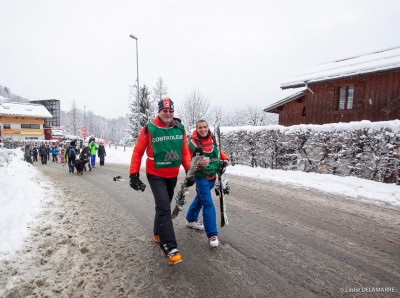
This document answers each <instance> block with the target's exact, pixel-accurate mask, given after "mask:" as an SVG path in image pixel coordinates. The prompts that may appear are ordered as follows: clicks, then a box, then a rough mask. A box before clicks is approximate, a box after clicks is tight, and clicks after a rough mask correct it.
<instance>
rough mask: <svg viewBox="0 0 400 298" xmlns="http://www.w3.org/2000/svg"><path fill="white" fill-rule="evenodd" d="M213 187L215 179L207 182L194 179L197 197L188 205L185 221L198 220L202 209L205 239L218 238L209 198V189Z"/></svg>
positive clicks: (215, 218) (213, 210)
mask: <svg viewBox="0 0 400 298" xmlns="http://www.w3.org/2000/svg"><path fill="white" fill-rule="evenodd" d="M214 185H215V179H213V180H207V179H201V178H196V191H197V195H196V197H195V198H194V200H193V202H192V204H190V207H189V210H188V213H187V215H186V220H187V221H188V222H193V221H196V220H198V218H199V213H200V210H201V208H203V222H204V229H205V231H206V234H207V237H208V238H210V237H211V236H218V229H217V216H216V212H215V207H214V203H213V200H212V196H211V189H212V188H213V187H214Z"/></svg>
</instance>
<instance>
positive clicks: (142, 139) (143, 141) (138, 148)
mask: <svg viewBox="0 0 400 298" xmlns="http://www.w3.org/2000/svg"><path fill="white" fill-rule="evenodd" d="M148 145H149V138H148V137H147V133H146V132H145V128H144V127H142V130H141V131H140V134H139V137H138V139H137V141H136V145H135V148H134V149H133V153H132V158H131V166H130V169H129V174H135V173H139V171H140V165H141V163H142V157H143V154H144V152H145V151H146V148H147V146H148Z"/></svg>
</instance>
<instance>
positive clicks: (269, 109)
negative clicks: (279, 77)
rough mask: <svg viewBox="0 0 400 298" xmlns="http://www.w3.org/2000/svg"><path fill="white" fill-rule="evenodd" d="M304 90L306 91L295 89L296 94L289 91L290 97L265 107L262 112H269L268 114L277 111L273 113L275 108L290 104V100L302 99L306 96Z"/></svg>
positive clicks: (303, 88)
mask: <svg viewBox="0 0 400 298" xmlns="http://www.w3.org/2000/svg"><path fill="white" fill-rule="evenodd" d="M306 90H307V88H305V87H302V88H298V89H296V92H293V90H290V92H291V93H290V95H288V96H285V97H284V98H283V99H281V100H279V101H277V102H275V103H273V104H271V105H269V106H267V107H266V108H265V109H264V112H270V113H274V112H277V111H275V109H276V108H278V107H280V106H283V105H284V104H286V103H288V102H291V101H292V100H296V99H298V98H300V97H302V96H303V95H304V94H306ZM287 91H289V90H287ZM283 92H285V91H283Z"/></svg>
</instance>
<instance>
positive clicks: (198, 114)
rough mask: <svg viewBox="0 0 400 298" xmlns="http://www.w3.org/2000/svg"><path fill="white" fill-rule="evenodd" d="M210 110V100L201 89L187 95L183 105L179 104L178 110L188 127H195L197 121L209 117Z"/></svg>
mask: <svg viewBox="0 0 400 298" xmlns="http://www.w3.org/2000/svg"><path fill="white" fill-rule="evenodd" d="M209 110H210V102H209V100H208V99H207V97H206V96H204V95H202V94H201V93H200V92H199V91H193V92H191V93H189V94H187V95H186V97H185V101H184V103H183V105H182V106H179V107H178V109H177V112H178V114H179V117H180V118H181V119H182V122H183V123H184V124H185V125H186V126H187V128H188V129H189V128H194V127H195V126H196V121H197V120H199V119H202V118H207V117H208V115H209Z"/></svg>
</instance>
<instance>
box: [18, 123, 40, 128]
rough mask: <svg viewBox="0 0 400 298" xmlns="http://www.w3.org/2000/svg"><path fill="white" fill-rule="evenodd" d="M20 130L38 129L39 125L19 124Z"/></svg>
mask: <svg viewBox="0 0 400 298" xmlns="http://www.w3.org/2000/svg"><path fill="white" fill-rule="evenodd" d="M21 128H27V129H39V128H40V125H39V124H21Z"/></svg>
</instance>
